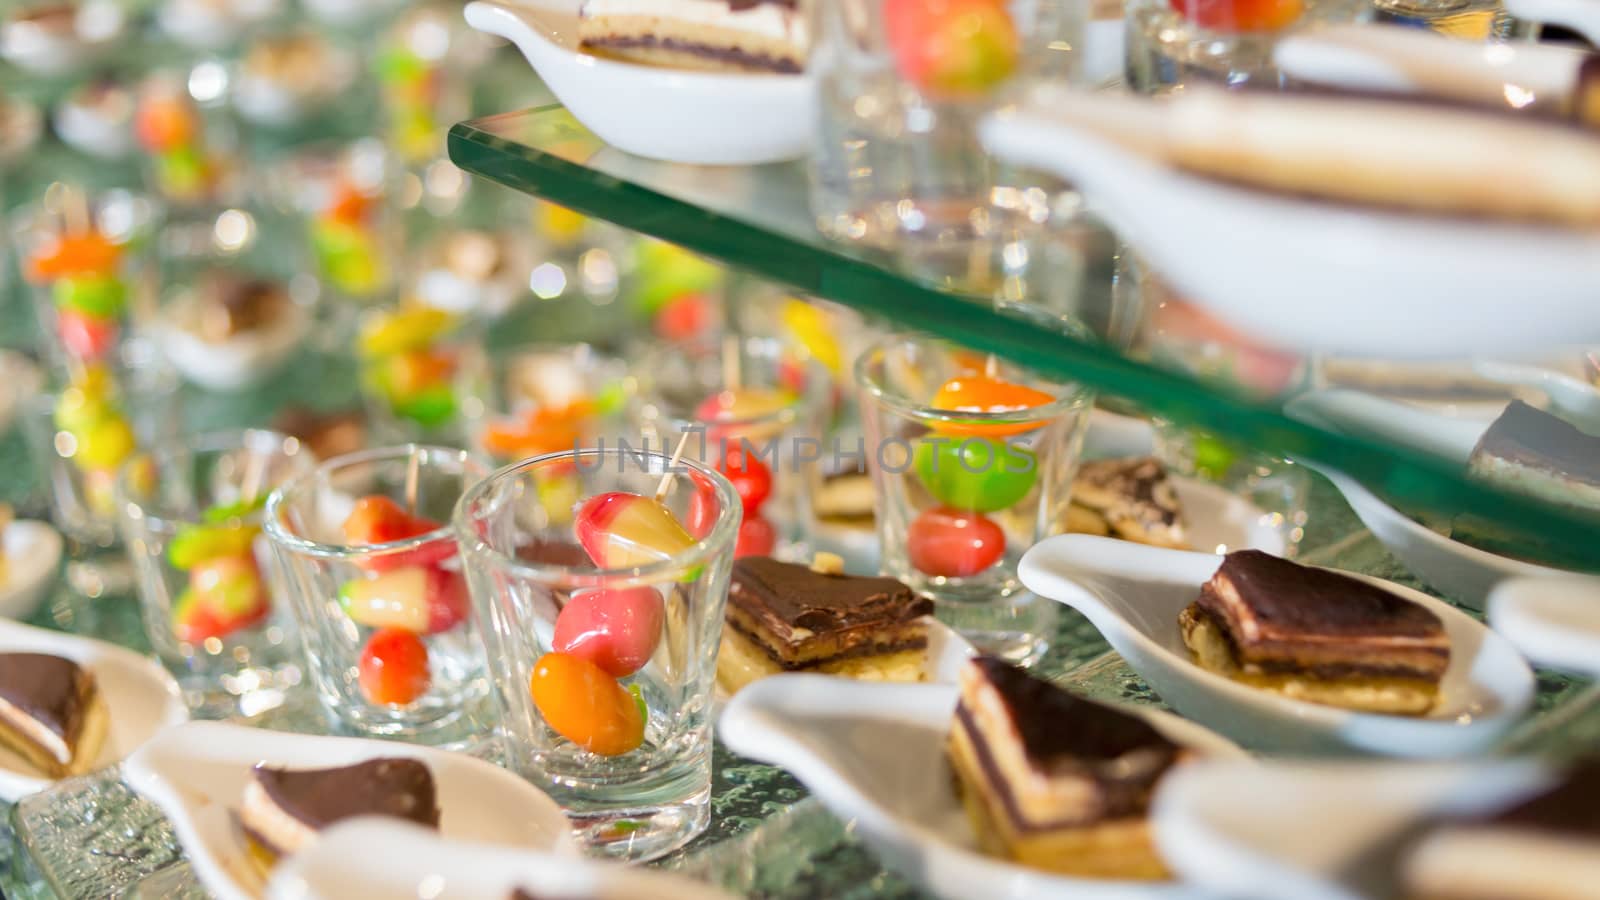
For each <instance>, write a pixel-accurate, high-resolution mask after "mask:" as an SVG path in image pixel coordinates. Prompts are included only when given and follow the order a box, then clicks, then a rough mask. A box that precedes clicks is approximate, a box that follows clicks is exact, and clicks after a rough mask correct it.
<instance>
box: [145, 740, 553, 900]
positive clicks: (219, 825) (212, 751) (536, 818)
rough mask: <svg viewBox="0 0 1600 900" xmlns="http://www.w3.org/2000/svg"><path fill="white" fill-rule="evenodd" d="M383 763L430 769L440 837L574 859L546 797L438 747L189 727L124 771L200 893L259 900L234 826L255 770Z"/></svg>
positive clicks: (256, 874)
mask: <svg viewBox="0 0 1600 900" xmlns="http://www.w3.org/2000/svg"><path fill="white" fill-rule="evenodd" d="M378 757H408V758H411V759H416V760H420V761H422V762H423V763H425V764H426V765H427V766H428V769H429V771H430V772H432V773H433V780H434V785H435V787H436V789H437V791H438V798H439V809H440V821H439V828H440V834H441V835H442V836H443V837H446V838H451V839H458V840H465V841H476V842H480V843H484V844H491V845H496V846H500V847H513V848H518V849H522V850H532V851H539V852H557V853H564V854H576V852H577V851H576V849H575V848H574V846H573V843H572V837H571V834H570V830H569V826H568V823H567V819H566V816H565V815H563V814H562V812H561V808H560V807H559V806H557V805H556V803H555V801H554V800H551V799H550V798H549V797H547V796H546V795H545V794H544V792H543V791H540V790H539V789H538V788H536V787H534V786H533V785H531V784H529V783H527V782H526V781H523V780H522V779H521V778H518V777H517V776H515V775H513V774H511V773H510V772H508V771H506V770H505V769H502V768H500V767H499V766H496V765H493V764H491V763H488V762H485V761H483V760H481V759H477V758H475V757H471V756H467V755H465V754H460V753H450V752H448V751H444V750H437V749H434V748H432V747H422V746H417V745H415V744H402V743H399V742H394V741H375V740H366V739H361V738H343V737H324V736H318V735H303V734H285V733H283V732H277V731H264V730H262V729H259V728H246V727H243V726H240V725H228V724H224V723H221V722H192V723H190V724H188V725H184V726H181V727H178V728H171V729H168V730H167V731H165V732H163V733H162V734H161V735H159V736H158V737H157V738H156V739H155V740H153V741H151V742H150V743H148V744H146V745H145V746H144V747H143V748H141V749H140V750H139V751H138V752H137V753H135V754H134V755H133V756H131V757H129V759H128V761H127V763H126V764H125V766H124V771H125V778H126V780H127V782H128V785H129V786H130V787H132V788H133V789H134V790H136V791H138V792H139V793H140V794H143V795H144V796H145V797H147V798H148V799H150V800H151V801H152V802H154V803H155V804H156V805H157V806H160V807H161V809H162V811H163V812H165V813H166V814H167V818H168V819H170V820H171V821H172V828H173V831H174V832H176V833H177V836H178V841H179V843H181V844H182V845H183V849H184V851H185V852H186V853H187V854H188V856H189V861H190V863H191V865H193V866H194V871H195V875H196V876H197V877H198V878H199V879H200V883H201V884H203V885H205V887H206V888H207V889H208V890H209V891H211V893H212V894H214V895H216V896H217V897H219V898H222V900H254V898H259V897H262V896H263V895H264V891H265V890H266V880H267V879H266V876H265V874H264V873H263V872H262V871H261V869H260V867H259V866H258V865H257V864H256V863H255V862H254V861H253V860H252V859H251V858H250V855H249V852H248V850H247V849H246V845H245V842H244V839H243V838H242V836H241V835H240V832H239V828H238V825H237V823H236V821H235V816H236V814H237V810H238V807H239V803H240V800H241V798H242V797H243V796H244V789H245V785H246V784H248V783H249V780H250V769H251V767H253V766H255V765H256V764H257V763H267V764H270V765H276V766H285V767H288V768H299V769H314V768H328V767H332V766H346V765H353V764H355V763H358V762H362V761H363V760H368V759H374V758H378Z"/></svg>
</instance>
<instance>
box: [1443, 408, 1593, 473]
mask: <svg viewBox="0 0 1600 900" xmlns="http://www.w3.org/2000/svg"><path fill="white" fill-rule="evenodd" d="M1472 455H1473V456H1474V457H1478V456H1497V457H1500V458H1501V459H1505V460H1509V461H1511V462H1514V463H1520V464H1522V465H1525V466H1531V467H1534V468H1538V469H1546V470H1548V471H1552V472H1556V473H1558V474H1561V475H1566V476H1569V477H1571V478H1576V479H1579V480H1581V481H1586V482H1589V483H1590V484H1600V437H1595V436H1594V435H1590V434H1585V433H1584V432H1582V431H1579V430H1578V429H1577V428H1575V427H1573V426H1572V425H1570V424H1568V423H1567V422H1566V421H1564V420H1562V419H1559V418H1557V417H1555V416H1552V415H1550V414H1549V413H1547V412H1544V411H1543V410H1540V409H1536V408H1534V407H1532V406H1529V405H1528V404H1526V403H1523V402H1522V401H1521V400H1512V401H1511V405H1509V406H1507V407H1506V409H1505V412H1502V413H1501V414H1500V417H1499V418H1497V419H1495V420H1494V422H1493V423H1492V424H1491V425H1490V426H1489V430H1488V431H1485V432H1484V433H1483V437H1481V438H1479V439H1478V446H1477V447H1475V448H1473V451H1472Z"/></svg>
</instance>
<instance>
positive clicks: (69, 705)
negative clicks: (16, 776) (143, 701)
mask: <svg viewBox="0 0 1600 900" xmlns="http://www.w3.org/2000/svg"><path fill="white" fill-rule="evenodd" d="M109 723H110V714H109V713H108V711H107V710H106V705H105V701H104V700H103V699H102V698H101V697H100V690H99V687H98V686H97V685H96V684H95V680H94V673H93V672H90V671H89V670H88V669H86V668H84V667H83V666H80V665H78V664H77V663H75V662H73V661H72V660H70V659H63V658H61V657H59V656H50V655H48V654H44V653H0V744H3V745H4V746H6V747H7V748H9V749H11V750H13V751H15V752H16V753H17V754H18V755H20V756H21V757H22V758H23V759H25V760H27V761H28V764H29V765H32V766H33V767H34V768H36V769H38V770H39V771H41V772H43V773H45V774H46V775H49V776H51V777H53V778H62V777H65V776H68V775H79V774H82V773H84V772H87V771H89V769H90V767H92V766H93V765H94V763H95V760H97V759H98V758H99V756H100V747H101V745H102V744H104V743H105V738H106V730H107V728H108V726H109Z"/></svg>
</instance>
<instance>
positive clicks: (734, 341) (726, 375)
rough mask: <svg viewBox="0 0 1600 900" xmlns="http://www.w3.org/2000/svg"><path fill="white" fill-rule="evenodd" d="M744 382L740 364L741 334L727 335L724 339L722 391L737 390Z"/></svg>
mask: <svg viewBox="0 0 1600 900" xmlns="http://www.w3.org/2000/svg"><path fill="white" fill-rule="evenodd" d="M742 382H743V378H742V377H741V373H740V366H739V336H738V335H737V334H730V335H726V336H724V337H723V339H722V391H723V393H730V392H732V391H737V390H738V389H739V387H740V385H741V383H742Z"/></svg>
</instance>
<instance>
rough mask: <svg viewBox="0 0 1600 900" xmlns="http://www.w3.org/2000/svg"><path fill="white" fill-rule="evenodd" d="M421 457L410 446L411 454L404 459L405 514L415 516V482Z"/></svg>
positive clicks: (414, 448) (420, 465)
mask: <svg viewBox="0 0 1600 900" xmlns="http://www.w3.org/2000/svg"><path fill="white" fill-rule="evenodd" d="M421 468H422V455H421V454H419V453H418V452H417V448H416V445H412V447H411V453H410V455H409V456H407V458H406V512H408V513H410V514H411V515H413V516H414V515H416V514H417V481H418V479H419V478H420V477H421V475H422V472H421Z"/></svg>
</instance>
